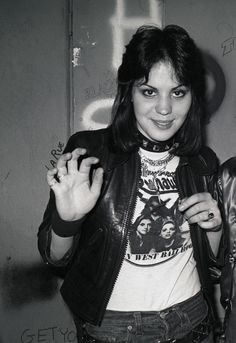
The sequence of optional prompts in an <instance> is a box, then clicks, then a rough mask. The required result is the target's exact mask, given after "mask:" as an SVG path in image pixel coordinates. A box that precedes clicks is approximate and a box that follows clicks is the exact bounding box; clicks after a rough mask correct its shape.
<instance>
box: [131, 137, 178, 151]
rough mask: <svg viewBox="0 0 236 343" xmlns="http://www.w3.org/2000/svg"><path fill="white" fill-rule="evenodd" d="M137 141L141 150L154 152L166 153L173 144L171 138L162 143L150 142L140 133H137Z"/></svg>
mask: <svg viewBox="0 0 236 343" xmlns="http://www.w3.org/2000/svg"><path fill="white" fill-rule="evenodd" d="M138 141H139V144H140V147H141V148H142V149H144V150H148V151H154V152H163V151H168V150H170V149H171V148H172V146H173V144H174V139H173V138H171V139H169V140H167V141H164V142H159V141H151V140H150V139H148V138H147V137H145V136H144V135H143V134H142V133H140V132H139V133H138Z"/></svg>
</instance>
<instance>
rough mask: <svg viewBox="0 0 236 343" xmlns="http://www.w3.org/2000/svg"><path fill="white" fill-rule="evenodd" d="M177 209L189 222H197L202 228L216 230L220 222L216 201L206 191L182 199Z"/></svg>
mask: <svg viewBox="0 0 236 343" xmlns="http://www.w3.org/2000/svg"><path fill="white" fill-rule="evenodd" d="M179 210H180V211H181V212H183V213H184V217H185V219H186V220H188V222H189V223H190V224H193V223H197V224H198V225H199V226H200V227H201V228H203V229H207V230H212V231H214V230H217V228H219V226H220V225H221V222H222V219H221V214H220V210H219V208H218V205H217V202H216V200H214V199H213V198H212V196H211V194H210V193H207V192H206V193H196V194H194V195H192V196H190V197H189V198H185V199H182V201H181V202H180V204H179Z"/></svg>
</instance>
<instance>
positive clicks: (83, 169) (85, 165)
mask: <svg viewBox="0 0 236 343" xmlns="http://www.w3.org/2000/svg"><path fill="white" fill-rule="evenodd" d="M98 161H99V159H98V158H97V157H87V158H85V159H83V160H82V162H81V164H80V167H79V172H80V173H82V174H86V175H88V174H89V172H90V169H91V166H92V165H94V164H97V163H98Z"/></svg>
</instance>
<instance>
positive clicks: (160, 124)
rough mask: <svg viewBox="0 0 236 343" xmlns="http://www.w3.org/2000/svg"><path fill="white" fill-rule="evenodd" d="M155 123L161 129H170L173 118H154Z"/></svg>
mask: <svg viewBox="0 0 236 343" xmlns="http://www.w3.org/2000/svg"><path fill="white" fill-rule="evenodd" d="M152 122H153V124H154V125H155V126H156V127H158V128H159V129H161V130H168V129H170V128H171V126H172V124H173V120H165V121H163V120H154V119H152Z"/></svg>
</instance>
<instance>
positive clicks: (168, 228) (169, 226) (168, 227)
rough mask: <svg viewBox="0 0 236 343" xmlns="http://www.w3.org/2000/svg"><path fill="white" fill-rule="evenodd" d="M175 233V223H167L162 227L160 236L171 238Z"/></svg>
mask: <svg viewBox="0 0 236 343" xmlns="http://www.w3.org/2000/svg"><path fill="white" fill-rule="evenodd" d="M174 233H175V226H174V224H173V223H166V224H165V225H163V227H162V229H161V233H160V236H161V237H162V238H164V239H170V238H171V237H172V236H173V234H174Z"/></svg>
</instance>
